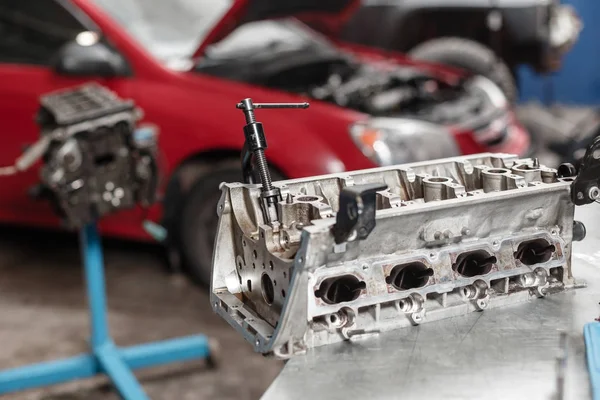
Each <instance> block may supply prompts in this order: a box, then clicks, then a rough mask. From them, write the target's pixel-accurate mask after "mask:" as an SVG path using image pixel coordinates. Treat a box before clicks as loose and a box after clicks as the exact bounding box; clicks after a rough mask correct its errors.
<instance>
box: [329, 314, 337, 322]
mask: <svg viewBox="0 0 600 400" xmlns="http://www.w3.org/2000/svg"><path fill="white" fill-rule="evenodd" d="M337 321H338V317H337V315H335V314H331V315H330V316H329V322H331V323H332V324H335V323H336V322H337Z"/></svg>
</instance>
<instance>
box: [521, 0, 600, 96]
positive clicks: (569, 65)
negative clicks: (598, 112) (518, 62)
mask: <svg viewBox="0 0 600 400" xmlns="http://www.w3.org/2000/svg"><path fill="white" fill-rule="evenodd" d="M563 3H565V4H571V5H572V6H573V7H575V9H576V10H577V13H578V14H579V16H580V18H581V19H582V20H583V24H584V28H583V31H582V32H581V34H580V38H579V42H578V43H577V44H576V45H575V46H574V47H573V49H572V50H571V51H570V52H569V53H568V54H567V56H566V57H565V59H564V63H563V67H562V69H561V70H560V71H559V72H558V73H556V74H554V75H552V76H549V77H545V78H544V77H539V76H536V75H535V74H534V73H533V72H532V71H531V69H529V68H527V67H523V68H521V69H520V70H519V72H518V76H519V82H520V85H521V101H523V102H527V101H535V100H538V101H541V102H545V103H549V102H553V101H554V102H557V103H564V104H581V105H600V23H599V22H598V21H600V0H563Z"/></svg>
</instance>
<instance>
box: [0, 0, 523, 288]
mask: <svg viewBox="0 0 600 400" xmlns="http://www.w3.org/2000/svg"><path fill="white" fill-rule="evenodd" d="M321 3H322V4H324V5H322V4H321ZM354 3H355V1H354V0H352V1H336V2H312V1H305V0H302V1H281V0H262V1H261V0H257V1H249V0H248V1H246V0H239V1H234V2H233V4H232V5H226V4H221V5H218V4H214V3H212V2H201V1H194V0H193V1H185V0H174V1H146V0H144V1H133V0H28V1H22V0H3V1H2V3H1V4H0V33H1V34H0V58H1V60H0V78H1V79H0V120H1V121H2V123H3V145H2V147H1V150H0V163H1V164H4V165H10V164H12V163H13V162H14V160H15V158H16V157H17V156H18V155H19V154H20V152H21V151H22V148H23V146H24V145H25V144H28V143H33V142H35V141H36V140H37V138H38V130H37V126H36V124H35V123H34V120H33V116H34V114H35V112H36V110H37V108H38V97H39V96H40V95H41V94H44V93H48V92H52V91H55V90H58V89H61V88H65V87H70V86H75V85H79V84H82V83H84V82H87V81H90V80H94V81H97V82H99V83H101V84H102V85H105V86H106V87H108V88H110V89H112V90H114V91H115V92H116V93H118V94H119V95H120V96H121V97H124V98H131V99H133V100H135V102H136V103H137V104H138V106H139V107H141V108H142V109H143V110H144V112H145V120H147V121H149V122H152V123H154V124H156V125H157V126H158V127H159V128H160V130H161V136H160V146H161V150H162V152H163V154H164V160H165V167H166V168H165V171H164V173H165V175H164V178H165V179H164V190H165V193H164V198H163V202H162V205H157V206H156V207H154V208H153V209H151V210H150V213H149V214H148V215H147V216H146V215H145V214H144V213H143V211H142V210H134V211H131V212H124V213H122V214H119V215H117V216H114V217H111V218H107V219H105V220H103V221H102V223H101V229H102V231H103V233H104V234H107V235H113V236H119V237H125V238H130V239H137V240H148V239H150V238H149V236H148V235H147V234H146V233H145V232H144V231H143V229H142V226H141V222H142V220H143V218H144V217H149V218H150V219H153V220H155V221H160V222H161V223H162V224H163V225H164V226H165V227H166V228H167V229H168V232H169V239H168V245H169V247H170V248H172V249H174V250H175V251H174V252H173V253H172V254H179V255H181V256H182V257H183V260H184V263H183V265H184V266H186V268H187V271H188V272H189V273H190V275H191V276H192V277H193V278H195V279H196V280H198V281H203V282H206V281H208V278H209V276H210V262H211V253H212V243H213V230H214V229H213V226H214V224H215V223H216V212H215V204H216V201H217V198H218V193H219V192H218V191H217V190H216V189H217V187H218V184H219V183H220V182H222V181H239V180H240V179H241V172H240V161H239V153H240V149H241V146H242V144H243V139H244V136H243V134H242V126H243V124H244V119H243V115H242V113H241V112H240V111H239V110H236V108H235V104H236V103H237V102H239V101H240V100H241V99H243V98H246V97H252V98H253V99H254V100H255V101H259V102H299V101H307V100H308V101H310V102H311V107H310V109H309V110H306V111H298V110H279V111H268V110H265V111H259V112H258V113H257V117H258V118H259V120H261V121H263V122H264V123H265V127H266V130H267V139H268V143H269V148H268V150H267V152H266V154H267V157H268V159H269V161H270V164H271V166H272V168H273V170H274V174H275V175H276V176H280V177H287V178H296V177H301V176H307V175H318V174H326V173H334V172H341V171H344V170H354V169H360V168H369V167H373V166H376V165H385V164H394V163H399V162H409V161H417V160H424V159H431V158H438V157H444V156H452V155H458V154H460V153H463V154H468V153H476V152H482V151H487V150H491V151H501V152H510V153H519V154H523V153H524V152H526V151H527V149H528V146H529V138H528V135H527V133H526V132H525V131H524V130H523V129H522V128H521V127H520V126H519V125H518V124H517V123H516V122H515V121H514V119H513V115H512V112H511V111H510V109H509V106H508V105H507V103H506V99H505V98H504V97H503V95H502V93H501V92H500V91H499V90H498V89H497V87H496V86H495V85H493V84H491V83H490V82H489V81H487V80H485V79H484V80H481V79H477V78H469V77H465V76H463V75H461V73H458V72H456V71H453V70H448V69H444V68H442V67H437V66H433V65H429V64H420V63H415V62H410V61H408V60H405V59H404V58H402V57H401V56H398V55H382V54H381V53H378V52H375V51H373V50H370V49H358V48H353V49H346V50H344V51H341V50H340V49H339V48H337V47H335V46H334V45H332V44H331V43H329V42H327V41H326V40H325V39H324V38H323V37H321V36H319V35H317V34H315V33H314V32H313V31H310V30H309V29H308V28H306V27H305V26H302V25H299V24H298V23H296V22H293V21H289V20H287V21H284V22H273V21H266V22H253V21H258V20H264V19H267V18H275V17H285V16H289V15H291V14H294V13H296V14H297V13H301V12H312V13H313V15H322V16H324V17H332V18H341V16H343V15H345V14H344V10H346V9H347V7H351V6H352V5H353V4H354ZM243 24H245V26H241V25H243ZM232 32H233V33H232ZM199 38H200V39H199ZM37 174H38V171H37V168H32V169H31V170H29V171H27V172H26V173H23V174H20V175H16V176H11V177H4V178H2V180H1V188H2V190H1V191H0V193H1V194H0V221H3V222H10V223H19V224H30V225H40V226H56V225H57V224H58V222H57V218H56V217H55V216H53V214H52V212H51V210H50V208H49V206H48V205H47V204H45V203H44V202H39V201H34V200H33V199H30V198H29V197H28V195H27V192H28V189H29V188H30V187H31V186H33V185H34V184H35V183H36V182H37V180H38V177H37ZM181 221H185V223H181Z"/></svg>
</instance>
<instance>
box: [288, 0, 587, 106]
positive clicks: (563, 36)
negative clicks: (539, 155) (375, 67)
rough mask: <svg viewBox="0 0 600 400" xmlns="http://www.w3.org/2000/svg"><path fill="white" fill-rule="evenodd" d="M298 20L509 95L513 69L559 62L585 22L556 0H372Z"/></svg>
mask: <svg viewBox="0 0 600 400" xmlns="http://www.w3.org/2000/svg"><path fill="white" fill-rule="evenodd" d="M298 18H300V20H302V21H304V22H305V23H307V24H309V25H310V26H311V27H313V28H315V29H317V30H319V31H321V32H323V33H325V34H326V35H328V36H329V37H332V38H335V39H337V40H340V41H342V42H344V43H356V44H359V45H363V46H370V47H375V48H382V49H387V50H394V51H400V52H403V53H408V54H409V55H410V56H411V57H414V58H416V59H421V60H427V61H433V62H440V63H444V64H447V65H452V66H456V67H459V68H462V69H466V70H468V71H471V72H472V73H474V74H479V75H483V76H486V77H488V78H489V79H491V80H493V81H494V82H495V83H497V84H498V85H499V86H500V87H501V88H502V89H503V90H504V91H505V93H506V95H507V97H508V98H509V99H510V100H511V101H513V100H517V98H518V93H517V86H516V84H515V79H514V75H513V74H514V71H516V70H517V68H518V67H519V66H521V65H523V64H525V65H529V66H530V67H531V68H532V69H534V70H535V71H537V72H544V73H547V72H552V71H556V70H558V69H559V68H560V65H561V63H562V59H563V57H564V55H565V54H566V52H567V51H568V50H569V49H570V48H572V46H573V45H574V44H575V43H576V42H577V40H578V38H579V33H580V31H581V29H582V25H583V24H582V22H581V20H580V18H579V17H578V16H577V13H576V12H575V10H574V9H573V7H571V6H568V5H561V4H560V1H559V0H518V1H514V0H494V1H490V0H444V1H437V2H435V1H434V2H432V1H421V0H370V1H363V2H362V3H361V6H360V7H359V8H358V9H357V10H356V11H355V12H354V13H353V14H352V16H351V18H349V20H347V21H343V22H344V23H341V24H340V23H339V21H334V20H332V19H325V18H322V17H321V16H312V15H302V16H299V17H298Z"/></svg>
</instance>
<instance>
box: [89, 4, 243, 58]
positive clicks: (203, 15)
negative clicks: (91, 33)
mask: <svg viewBox="0 0 600 400" xmlns="http://www.w3.org/2000/svg"><path fill="white" fill-rule="evenodd" d="M94 2H95V3H96V4H97V5H99V6H100V8H102V9H103V10H104V11H105V12H106V13H108V14H109V15H110V16H111V17H112V18H114V19H115V20H116V21H117V22H118V23H119V24H120V25H121V26H122V27H123V28H124V29H125V30H126V31H127V32H128V33H129V34H130V35H131V36H133V37H134V38H135V40H137V41H138V42H139V43H140V44H141V45H142V46H143V47H144V48H145V49H146V50H147V51H149V52H150V53H151V54H152V55H154V56H155V57H156V58H158V59H159V60H161V61H163V62H171V61H173V60H177V59H185V58H189V57H190V56H191V55H192V54H193V53H194V51H195V50H196V48H197V47H198V45H199V44H200V43H201V41H202V40H203V39H204V37H205V36H206V35H207V34H208V33H209V31H210V29H211V28H212V27H213V26H214V25H215V24H216V23H217V22H218V21H219V20H220V19H221V18H222V17H223V15H224V14H225V13H226V12H227V10H229V8H230V7H231V4H232V3H233V1H232V0H218V1H215V0H168V1H165V0H94Z"/></svg>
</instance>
